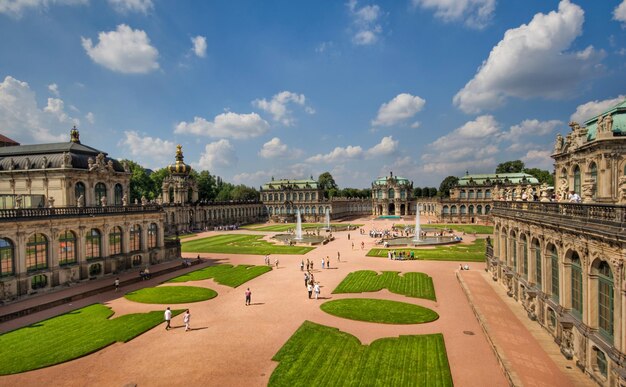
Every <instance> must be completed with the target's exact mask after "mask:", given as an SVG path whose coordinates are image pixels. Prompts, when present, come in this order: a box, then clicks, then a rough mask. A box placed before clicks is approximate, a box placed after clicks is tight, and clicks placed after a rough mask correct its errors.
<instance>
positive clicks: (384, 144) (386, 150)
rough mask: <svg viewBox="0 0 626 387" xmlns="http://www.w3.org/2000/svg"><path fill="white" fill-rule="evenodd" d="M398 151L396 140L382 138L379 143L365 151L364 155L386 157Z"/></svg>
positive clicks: (389, 137) (388, 137)
mask: <svg viewBox="0 0 626 387" xmlns="http://www.w3.org/2000/svg"><path fill="white" fill-rule="evenodd" d="M397 149H398V140H394V139H393V137H391V136H387V137H383V138H382V139H381V140H380V142H379V143H378V144H376V145H374V146H373V147H371V148H370V149H368V150H367V152H366V155H367V156H369V157H377V156H387V155H390V154H392V153H394V152H395V151H396V150H397Z"/></svg>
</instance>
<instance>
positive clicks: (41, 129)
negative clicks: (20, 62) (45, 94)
mask: <svg viewBox="0 0 626 387" xmlns="http://www.w3.org/2000/svg"><path fill="white" fill-rule="evenodd" d="M78 123H79V121H78V120H77V119H76V118H72V117H71V116H69V115H68V114H67V112H65V103H64V101H63V100H61V99H58V98H48V100H47V105H46V106H45V107H43V108H39V107H38V106H37V100H36V95H35V92H34V91H33V90H32V89H31V88H30V86H29V84H28V83H27V82H22V81H19V80H17V79H15V78H13V77H11V76H7V77H5V78H4V80H3V81H2V82H0V128H2V134H4V135H6V136H8V137H10V138H12V139H14V140H16V141H18V142H20V143H42V142H61V141H67V140H68V139H69V137H68V133H69V128H70V127H71V126H72V125H74V124H78Z"/></svg>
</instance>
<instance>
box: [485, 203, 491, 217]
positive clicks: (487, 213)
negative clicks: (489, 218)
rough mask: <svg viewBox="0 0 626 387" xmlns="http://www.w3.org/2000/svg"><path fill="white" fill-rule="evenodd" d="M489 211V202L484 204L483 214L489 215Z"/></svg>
mask: <svg viewBox="0 0 626 387" xmlns="http://www.w3.org/2000/svg"><path fill="white" fill-rule="evenodd" d="M489 211H491V206H490V205H489V204H487V205H486V206H485V215H489Z"/></svg>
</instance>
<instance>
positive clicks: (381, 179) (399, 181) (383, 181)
mask: <svg viewBox="0 0 626 387" xmlns="http://www.w3.org/2000/svg"><path fill="white" fill-rule="evenodd" d="M389 179H395V181H396V183H397V184H411V182H410V181H409V179H407V178H406V177H402V176H385V177H379V178H378V179H376V180H374V182H373V183H372V184H373V185H386V184H387V181H388V180H389Z"/></svg>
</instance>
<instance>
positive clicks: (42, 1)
mask: <svg viewBox="0 0 626 387" xmlns="http://www.w3.org/2000/svg"><path fill="white" fill-rule="evenodd" d="M87 3H88V0H2V1H0V13H4V14H6V15H9V16H11V17H13V18H16V19H19V18H20V17H22V15H23V14H24V12H25V11H27V10H29V9H38V10H41V9H44V10H45V9H47V8H48V7H49V6H50V5H83V4H87Z"/></svg>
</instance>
